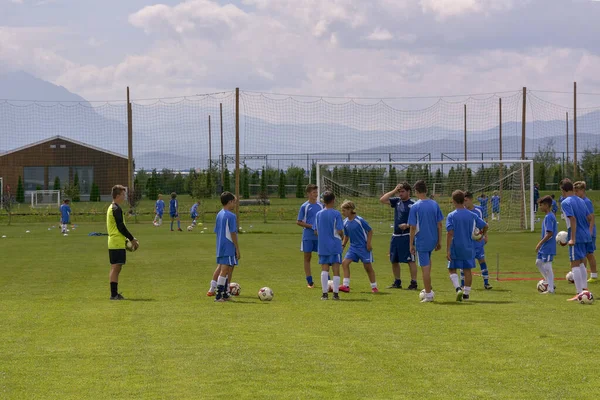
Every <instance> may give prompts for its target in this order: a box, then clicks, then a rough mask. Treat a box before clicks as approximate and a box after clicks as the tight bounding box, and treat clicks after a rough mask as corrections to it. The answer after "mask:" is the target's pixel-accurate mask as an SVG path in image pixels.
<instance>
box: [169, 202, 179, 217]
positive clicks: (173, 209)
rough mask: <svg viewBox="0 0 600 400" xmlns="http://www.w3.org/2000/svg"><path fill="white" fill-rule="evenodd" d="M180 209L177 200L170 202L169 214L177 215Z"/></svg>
mask: <svg viewBox="0 0 600 400" xmlns="http://www.w3.org/2000/svg"><path fill="white" fill-rule="evenodd" d="M178 209H179V202H178V201H177V199H171V201H170V202H169V213H170V214H177V212H178Z"/></svg>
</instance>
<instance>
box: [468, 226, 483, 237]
mask: <svg viewBox="0 0 600 400" xmlns="http://www.w3.org/2000/svg"><path fill="white" fill-rule="evenodd" d="M482 237H483V234H482V233H481V231H480V230H479V228H475V229H473V233H472V234H471V238H473V240H481V238H482Z"/></svg>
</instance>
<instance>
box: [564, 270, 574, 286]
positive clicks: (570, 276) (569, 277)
mask: <svg viewBox="0 0 600 400" xmlns="http://www.w3.org/2000/svg"><path fill="white" fill-rule="evenodd" d="M565 279H566V280H567V282H569V283H575V277H574V276H573V271H569V272H567V275H566V276H565Z"/></svg>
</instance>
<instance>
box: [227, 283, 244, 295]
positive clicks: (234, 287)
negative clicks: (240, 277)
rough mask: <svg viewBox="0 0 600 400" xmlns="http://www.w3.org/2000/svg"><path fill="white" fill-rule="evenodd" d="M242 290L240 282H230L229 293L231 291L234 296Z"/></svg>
mask: <svg viewBox="0 0 600 400" xmlns="http://www.w3.org/2000/svg"><path fill="white" fill-rule="evenodd" d="M241 290H242V287H241V286H240V284H239V283H236V282H231V283H230V284H229V293H231V295H232V296H239V295H240V292H241Z"/></svg>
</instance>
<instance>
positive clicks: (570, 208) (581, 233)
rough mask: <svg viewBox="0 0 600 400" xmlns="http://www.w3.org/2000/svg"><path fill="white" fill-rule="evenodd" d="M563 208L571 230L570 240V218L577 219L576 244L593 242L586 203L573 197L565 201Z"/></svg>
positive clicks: (562, 204)
mask: <svg viewBox="0 0 600 400" xmlns="http://www.w3.org/2000/svg"><path fill="white" fill-rule="evenodd" d="M561 208H562V211H563V213H564V214H565V217H566V222H567V228H569V238H571V221H570V220H569V217H575V223H576V224H577V232H576V233H575V243H579V244H582V243H589V242H591V241H592V235H590V224H589V222H588V220H587V216H588V215H589V212H588V208H587V206H586V205H585V201H583V200H582V199H580V198H579V197H577V196H575V195H573V196H569V197H567V198H566V199H564V200H563V201H562V203H561Z"/></svg>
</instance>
